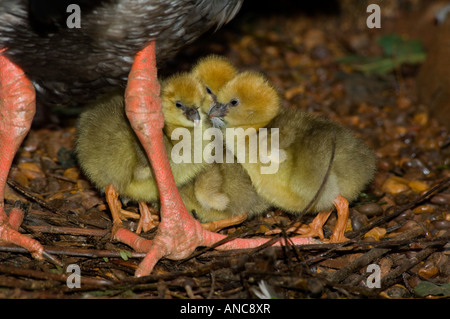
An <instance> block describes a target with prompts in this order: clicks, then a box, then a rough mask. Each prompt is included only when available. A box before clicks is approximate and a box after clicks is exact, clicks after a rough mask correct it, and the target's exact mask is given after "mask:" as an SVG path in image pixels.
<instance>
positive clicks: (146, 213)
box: [136, 202, 159, 234]
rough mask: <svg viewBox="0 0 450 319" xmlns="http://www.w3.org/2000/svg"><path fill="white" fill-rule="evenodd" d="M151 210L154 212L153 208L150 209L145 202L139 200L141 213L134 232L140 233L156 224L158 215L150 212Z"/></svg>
mask: <svg viewBox="0 0 450 319" xmlns="http://www.w3.org/2000/svg"><path fill="white" fill-rule="evenodd" d="M152 211H153V212H156V210H155V209H152V210H151V209H150V207H148V205H147V203H144V202H139V212H140V213H141V218H140V219H139V224H138V227H137V229H136V234H140V233H141V231H144V232H147V231H149V230H150V229H153V228H155V227H156V226H158V224H159V221H158V220H159V216H157V215H154V214H152Z"/></svg>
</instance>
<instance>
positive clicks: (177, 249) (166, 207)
mask: <svg viewBox="0 0 450 319" xmlns="http://www.w3.org/2000/svg"><path fill="white" fill-rule="evenodd" d="M159 91H160V86H159V82H158V79H157V70H156V57H155V42H151V43H150V44H149V45H148V46H147V47H146V48H144V49H143V50H142V51H140V52H138V54H137V55H136V58H135V61H134V64H133V66H132V68H131V71H130V74H129V77H128V85H127V89H126V91H125V112H126V114H127V117H128V119H129V121H130V124H131V126H132V127H133V129H134V131H135V133H136V135H137V137H138V138H139V140H140V142H141V144H142V146H143V148H144V149H145V151H146V153H147V156H148V158H149V161H150V164H151V165H152V168H153V172H154V175H155V179H156V183H157V185H158V190H159V194H160V201H161V212H160V214H161V215H160V218H161V222H160V224H159V227H158V230H157V232H156V236H155V238H154V239H153V240H152V241H148V240H145V239H143V238H140V239H139V238H138V236H137V235H136V234H133V233H131V232H130V231H127V230H126V229H123V228H122V229H119V230H118V231H117V232H116V233H115V238H116V239H117V240H119V241H122V242H124V243H127V244H129V243H131V245H130V246H132V247H133V248H134V249H135V250H137V251H146V252H147V255H146V257H145V258H144V260H143V261H142V262H141V264H140V265H139V267H138V269H137V270H136V273H135V275H136V276H138V277H140V276H145V275H148V274H150V272H151V271H152V269H153V267H154V266H155V264H156V263H157V262H158V260H159V259H161V258H163V257H166V258H169V259H174V260H179V259H183V258H186V257H188V256H189V255H190V254H191V253H192V252H193V251H194V250H195V249H196V248H197V247H198V246H211V245H213V244H214V243H216V242H218V241H220V240H221V239H223V238H225V235H221V234H217V233H212V232H209V231H206V230H204V229H203V228H202V226H201V224H200V222H199V221H197V220H195V219H194V218H193V217H192V216H191V215H190V214H189V213H188V211H187V210H186V208H185V206H184V204H183V201H182V200H181V197H180V195H179V193H178V189H177V187H176V185H175V180H174V178H173V175H172V171H171V169H170V165H169V160H168V157H167V153H166V149H165V147H164V143H163V135H162V134H163V133H162V128H163V126H164V117H163V114H162V109H161V99H160V97H159V93H160V92H159ZM130 233H131V234H130ZM267 241H268V239H263V238H261V239H239V238H238V239H234V240H231V241H230V242H227V243H225V244H223V245H221V246H219V247H218V249H239V248H251V247H256V246H258V245H261V244H263V243H265V242H267ZM296 242H297V243H298V244H305V243H314V242H315V241H314V240H312V239H310V238H297V239H296ZM281 243H284V240H279V241H278V244H281Z"/></svg>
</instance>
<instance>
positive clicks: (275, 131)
mask: <svg viewBox="0 0 450 319" xmlns="http://www.w3.org/2000/svg"><path fill="white" fill-rule="evenodd" d="M217 100H218V102H219V103H217V104H216V105H215V106H214V107H212V108H211V110H210V113H209V116H210V117H217V118H219V119H221V121H222V122H223V123H222V124H223V125H224V126H226V127H227V129H228V128H243V129H245V131H244V132H245V133H246V136H244V138H241V139H240V140H239V138H238V141H237V143H234V140H231V141H230V140H228V139H226V145H227V149H229V150H230V151H232V152H233V153H234V154H235V155H236V156H237V157H238V158H241V161H242V163H241V165H242V166H243V167H244V169H245V171H246V172H247V173H248V174H249V176H250V178H251V181H252V183H253V185H254V186H255V188H256V190H257V192H258V194H259V195H260V196H262V197H263V198H264V199H266V200H267V201H268V202H269V203H271V204H273V205H274V206H276V207H279V208H281V209H283V210H286V211H288V212H291V213H294V214H295V213H301V212H302V211H303V210H304V209H305V208H306V206H307V205H308V204H309V202H310V201H311V200H312V199H313V197H314V196H315V194H316V192H317V191H318V190H319V188H320V185H321V183H322V181H323V178H324V176H325V173H326V171H327V168H328V165H329V161H330V158H331V154H332V149H333V141H334V136H336V148H335V156H334V160H333V162H332V164H331V170H330V174H329V176H328V179H327V181H326V184H325V186H324V188H323V189H322V191H321V192H320V194H319V196H318V198H317V199H316V201H315V202H314V204H313V205H312V207H311V209H310V210H309V212H320V213H319V215H318V216H317V217H316V218H315V219H314V221H313V222H312V223H311V224H310V231H309V232H308V233H307V234H305V235H306V236H319V237H320V238H323V232H322V226H323V224H324V223H325V222H326V220H327V218H328V216H329V215H330V213H331V211H332V208H333V205H334V206H335V207H336V209H337V214H338V221H337V223H336V226H335V229H334V230H333V234H332V236H331V238H330V240H331V241H332V242H341V241H345V240H346V238H345V236H344V232H345V227H346V223H347V219H348V200H350V201H351V200H354V199H355V198H356V197H357V196H358V194H359V193H360V192H361V191H362V190H363V188H364V187H365V185H366V184H367V183H368V182H369V181H370V180H371V179H372V178H373V175H374V172H375V166H376V160H375V156H374V153H373V152H372V151H371V150H370V149H369V148H367V146H365V144H364V143H363V142H362V141H361V140H360V139H358V138H356V137H355V136H354V135H353V134H352V133H351V132H350V130H348V129H346V128H344V127H342V126H341V125H338V124H336V123H333V122H331V121H329V120H327V119H323V118H319V117H315V116H313V115H311V114H308V113H305V112H301V111H299V110H294V109H287V108H286V109H281V106H280V98H279V96H278V94H277V92H276V90H275V89H274V88H273V86H272V85H271V84H270V83H269V82H268V81H267V79H265V77H264V76H262V75H261V74H258V73H254V72H244V73H241V74H239V75H237V76H236V77H234V78H233V79H232V80H231V81H229V82H228V83H227V84H226V85H225V86H224V87H223V88H222V89H221V90H220V91H219V92H218V93H217ZM266 133H267V134H266ZM255 137H256V138H255ZM255 141H258V142H259V145H257V146H258V148H257V154H256V155H257V160H256V161H253V162H252V161H251V160H250V157H251V156H252V155H255V154H251V151H249V149H250V146H251V143H255ZM261 142H264V143H261ZM277 143H278V145H276V144H277ZM264 145H265V146H266V150H264ZM239 147H241V154H239ZM244 147H245V149H244ZM267 147H268V149H270V150H271V152H265V151H267ZM242 149H244V151H242ZM262 151H264V152H262ZM268 164H270V166H271V168H273V169H272V170H271V173H263V171H264V169H266V171H265V172H267V168H268Z"/></svg>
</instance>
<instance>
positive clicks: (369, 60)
mask: <svg viewBox="0 0 450 319" xmlns="http://www.w3.org/2000/svg"><path fill="white" fill-rule="evenodd" d="M377 43H378V44H379V45H380V46H381V48H382V49H383V55H382V56H375V57H363V56H357V55H349V56H346V57H343V58H340V59H338V60H337V62H338V63H344V64H349V65H352V66H353V68H354V69H355V70H357V71H360V72H363V73H365V74H386V73H389V72H392V71H393V70H394V69H396V68H398V67H400V66H401V65H402V64H404V63H408V64H418V63H420V62H423V61H424V60H425V58H426V54H425V51H424V49H423V45H422V42H421V41H420V40H416V39H407V38H405V37H401V36H399V35H397V34H388V35H385V36H382V37H380V38H378V40H377Z"/></svg>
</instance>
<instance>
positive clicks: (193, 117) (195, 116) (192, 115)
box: [184, 107, 200, 122]
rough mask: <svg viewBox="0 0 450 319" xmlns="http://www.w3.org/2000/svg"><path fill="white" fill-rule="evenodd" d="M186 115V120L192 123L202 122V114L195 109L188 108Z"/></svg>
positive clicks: (185, 111)
mask: <svg viewBox="0 0 450 319" xmlns="http://www.w3.org/2000/svg"><path fill="white" fill-rule="evenodd" d="M184 115H185V116H186V118H187V119H188V120H190V121H192V122H195V121H200V113H199V112H198V109H196V108H194V107H187V108H186V109H185V110H184Z"/></svg>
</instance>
